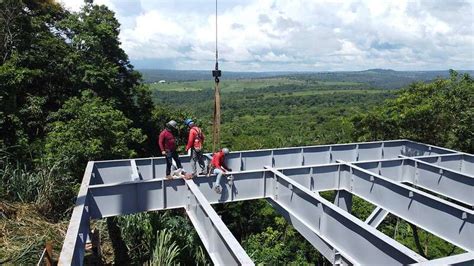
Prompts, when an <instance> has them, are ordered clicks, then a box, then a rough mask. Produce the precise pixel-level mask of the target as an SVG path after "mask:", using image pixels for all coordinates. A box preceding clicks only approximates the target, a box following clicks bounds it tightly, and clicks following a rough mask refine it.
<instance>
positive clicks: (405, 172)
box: [59, 140, 474, 265]
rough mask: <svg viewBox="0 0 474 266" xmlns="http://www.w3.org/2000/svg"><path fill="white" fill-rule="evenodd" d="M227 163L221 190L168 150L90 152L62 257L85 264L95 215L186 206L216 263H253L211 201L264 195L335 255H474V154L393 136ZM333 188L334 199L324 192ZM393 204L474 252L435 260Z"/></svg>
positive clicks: (395, 260) (387, 260)
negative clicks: (357, 210) (395, 230)
mask: <svg viewBox="0 0 474 266" xmlns="http://www.w3.org/2000/svg"><path fill="white" fill-rule="evenodd" d="M181 159H182V161H183V166H184V167H185V168H188V167H189V163H190V158H189V157H188V156H182V157H181ZM227 163H228V165H229V166H230V167H231V168H232V169H235V171H234V172H232V176H233V180H231V181H228V182H227V183H226V184H225V185H224V186H223V191H222V194H216V193H215V192H214V191H213V190H212V186H213V184H214V182H215V176H211V177H198V178H195V179H192V180H183V179H172V180H166V179H164V178H163V175H164V173H165V171H164V170H165V169H164V168H165V161H164V158H142V159H127V160H112V161H95V162H89V163H88V164H87V167H86V170H85V173H84V177H83V181H82V185H81V188H80V191H79V194H78V197H77V201H76V206H75V207H74V211H73V214H72V217H71V221H70V224H69V228H68V231H67V235H66V238H65V241H64V245H63V248H62V251H61V255H60V260H59V263H60V264H61V265H69V264H73V265H82V263H83V256H84V246H85V242H86V240H87V238H88V235H89V229H90V228H89V227H90V220H91V219H100V218H104V217H111V216H116V215H124V214H132V213H138V212H144V211H156V210H164V209H174V208H185V210H186V212H187V214H188V216H189V218H190V220H191V222H192V223H193V225H194V227H195V229H196V231H197V233H198V235H199V236H200V238H201V240H202V243H203V244H204V247H205V248H206V250H207V251H208V253H209V256H210V258H211V259H212V261H213V262H214V264H219V265H222V264H225V265H253V262H252V260H251V259H250V257H249V256H248V255H247V253H246V252H245V251H244V249H243V248H242V246H241V245H240V244H239V243H238V241H237V240H236V239H235V237H234V236H233V235H232V233H231V232H230V231H229V229H228V228H227V227H226V225H225V224H224V223H223V222H222V220H221V219H220V218H219V216H218V215H217V213H216V212H215V211H214V209H213V208H212V206H211V204H216V203H225V202H235V201H242V200H252V199H261V198H265V199H267V200H268V202H269V203H270V204H271V205H272V206H273V207H274V208H275V209H276V210H277V211H278V212H279V213H280V214H281V215H282V216H284V217H285V218H286V220H287V221H288V222H289V223H291V224H292V225H293V226H294V228H295V229H296V230H297V231H298V232H299V233H300V234H301V235H302V236H303V237H305V238H306V239H307V240H308V241H309V242H310V243H311V244H312V245H313V246H314V247H315V248H316V249H317V250H318V251H319V252H320V253H321V254H322V255H323V256H325V257H326V258H327V259H328V260H329V261H330V262H332V263H333V264H378V265H381V264H419V265H439V264H455V265H464V264H466V265H472V264H473V263H474V227H473V221H474V211H473V206H474V156H473V155H471V154H467V153H462V152H457V151H454V150H450V149H445V148H441V147H436V146H432V145H426V144H422V143H418V142H414V141H409V140H393V141H378V142H364V143H350V144H336V145H322V146H307V147H296V148H282V149H266V150H252V151H241V152H232V153H230V154H229V155H228V156H227ZM328 190H334V191H337V194H336V198H335V201H334V202H333V203H332V202H329V201H327V200H326V199H324V198H323V197H321V196H320V195H319V192H320V191H328ZM352 195H356V196H358V197H360V198H362V199H364V200H366V201H368V202H370V203H372V204H374V205H376V206H377V207H376V208H375V210H374V211H373V212H372V214H371V215H370V216H369V217H368V218H367V220H365V221H361V220H359V219H358V218H356V217H355V216H353V215H351V213H350V211H351V206H352ZM388 213H392V214H393V215H396V216H398V217H400V218H402V219H404V220H406V221H408V222H410V223H413V224H415V225H416V226H418V227H420V228H423V229H424V230H426V231H428V232H430V233H432V234H434V235H436V236H438V237H440V238H442V239H444V240H446V241H448V242H450V243H452V244H454V245H456V246H458V247H460V248H462V249H463V250H465V251H466V252H465V253H463V254H460V255H455V256H450V257H446V258H441V259H436V260H431V261H428V260H427V259H426V258H424V257H422V256H421V255H419V254H417V253H416V252H414V251H412V250H410V249H408V248H407V247H405V246H403V245H402V244H400V243H398V242H397V241H395V240H393V239H392V238H390V237H388V236H386V235H385V234H383V233H381V232H380V231H378V230H377V226H378V225H379V224H380V223H381V222H382V221H383V219H384V218H385V217H386V215H387V214H388Z"/></svg>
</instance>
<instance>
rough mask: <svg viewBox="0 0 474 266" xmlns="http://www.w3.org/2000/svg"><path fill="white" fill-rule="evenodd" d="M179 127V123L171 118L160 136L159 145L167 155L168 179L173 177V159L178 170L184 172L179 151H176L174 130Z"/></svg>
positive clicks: (162, 152)
mask: <svg viewBox="0 0 474 266" xmlns="http://www.w3.org/2000/svg"><path fill="white" fill-rule="evenodd" d="M177 129H178V123H176V121H174V120H171V121H169V122H168V123H166V126H165V129H163V131H161V133H160V137H159V138H158V145H159V146H160V150H161V154H163V155H165V157H166V179H172V178H173V177H172V176H171V166H172V165H173V159H174V161H175V162H176V167H177V168H178V170H177V172H182V168H183V167H182V166H181V161H180V160H179V156H178V153H177V152H176V139H175V137H174V135H173V130H177Z"/></svg>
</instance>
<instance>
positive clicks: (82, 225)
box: [58, 162, 94, 265]
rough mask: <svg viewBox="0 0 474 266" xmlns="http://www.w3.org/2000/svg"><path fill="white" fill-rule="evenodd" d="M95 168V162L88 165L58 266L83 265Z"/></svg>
mask: <svg viewBox="0 0 474 266" xmlns="http://www.w3.org/2000/svg"><path fill="white" fill-rule="evenodd" d="M93 167H94V162H88V163H87V167H86V170H85V172H84V177H83V178H82V183H81V188H80V189H79V193H78V195H77V200H76V205H75V206H74V209H73V211H72V216H71V222H70V223H69V226H68V228H67V233H66V238H65V239H64V244H63V247H62V249H61V254H60V255H59V261H58V265H82V264H83V258H84V253H85V244H86V240H87V236H88V234H89V222H90V215H89V207H88V201H89V199H88V197H89V196H88V188H89V182H90V178H91V175H92V170H93Z"/></svg>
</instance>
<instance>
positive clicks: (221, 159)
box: [211, 148, 232, 194]
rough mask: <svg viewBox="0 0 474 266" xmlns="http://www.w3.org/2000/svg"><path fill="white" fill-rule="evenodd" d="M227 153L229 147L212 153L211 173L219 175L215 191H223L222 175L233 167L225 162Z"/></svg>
mask: <svg viewBox="0 0 474 266" xmlns="http://www.w3.org/2000/svg"><path fill="white" fill-rule="evenodd" d="M227 154H229V149H227V148H223V149H222V150H221V151H218V152H216V153H214V154H213V155H212V161H211V173H213V174H216V175H217V178H216V184H215V185H214V191H216V193H218V194H220V193H221V192H222V186H221V179H222V175H224V174H226V173H227V172H231V171H232V169H230V168H229V167H227V165H226V163H225V156H226V155H227Z"/></svg>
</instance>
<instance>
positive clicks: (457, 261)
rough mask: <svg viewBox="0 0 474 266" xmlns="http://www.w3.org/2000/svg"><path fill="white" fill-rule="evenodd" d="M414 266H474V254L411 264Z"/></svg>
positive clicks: (469, 253)
mask: <svg viewBox="0 0 474 266" xmlns="http://www.w3.org/2000/svg"><path fill="white" fill-rule="evenodd" d="M411 265H414V266H439V265H455V266H472V265H474V253H472V252H467V253H463V254H458V255H453V256H449V257H445V258H439V259H434V260H430V261H424V262H420V263H414V264H411Z"/></svg>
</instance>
